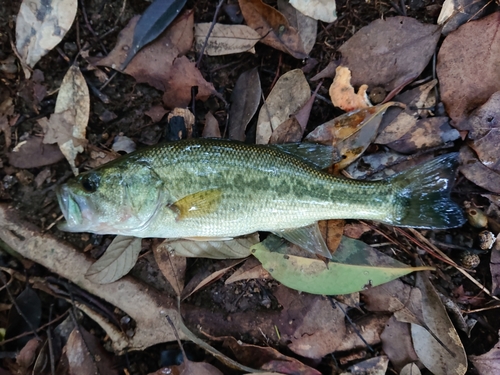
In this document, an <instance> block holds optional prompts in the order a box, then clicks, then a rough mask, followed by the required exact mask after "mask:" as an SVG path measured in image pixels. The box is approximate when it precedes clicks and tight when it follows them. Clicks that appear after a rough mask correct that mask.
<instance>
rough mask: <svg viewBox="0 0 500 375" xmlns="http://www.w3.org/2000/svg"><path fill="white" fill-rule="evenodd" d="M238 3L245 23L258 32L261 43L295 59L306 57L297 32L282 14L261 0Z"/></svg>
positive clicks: (246, 0)
mask: <svg viewBox="0 0 500 375" xmlns="http://www.w3.org/2000/svg"><path fill="white" fill-rule="evenodd" d="M238 3H239V4H240V9H241V13H242V14H243V17H244V18H245V21H246V23H247V25H248V26H250V27H251V28H252V29H254V30H255V31H257V32H258V33H259V34H260V36H261V37H262V40H261V42H262V43H264V44H267V45H268V46H271V47H273V48H276V49H277V50H280V51H283V52H285V53H289V54H290V55H292V56H293V57H295V58H297V59H304V58H306V57H307V53H306V52H305V51H304V46H303V45H302V40H301V39H300V36H299V33H298V32H297V30H296V29H295V28H294V27H291V26H290V24H289V22H288V20H287V19H286V18H285V16H284V15H283V14H281V13H280V12H278V11H277V10H276V9H274V8H273V7H271V6H269V5H267V4H264V3H263V2H262V1H261V0H238Z"/></svg>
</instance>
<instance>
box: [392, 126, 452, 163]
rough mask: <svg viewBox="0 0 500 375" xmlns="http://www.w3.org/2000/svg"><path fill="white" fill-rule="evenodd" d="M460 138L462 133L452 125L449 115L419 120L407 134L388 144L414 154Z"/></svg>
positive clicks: (394, 148) (396, 149)
mask: <svg viewBox="0 0 500 375" xmlns="http://www.w3.org/2000/svg"><path fill="white" fill-rule="evenodd" d="M459 138H460V133H459V132H458V130H456V129H454V128H452V127H451V126H450V124H449V122H448V117H430V118H426V119H421V120H418V121H417V122H416V123H415V124H414V125H413V126H412V127H410V128H409V129H408V131H407V132H406V134H404V135H403V136H402V137H400V138H399V139H398V140H396V141H394V142H391V143H388V144H387V146H388V147H390V148H391V149H393V150H395V151H398V152H401V153H403V154H412V153H414V152H417V151H421V150H425V149H427V148H431V147H437V146H441V145H443V144H445V143H447V142H452V141H455V140H457V139H459Z"/></svg>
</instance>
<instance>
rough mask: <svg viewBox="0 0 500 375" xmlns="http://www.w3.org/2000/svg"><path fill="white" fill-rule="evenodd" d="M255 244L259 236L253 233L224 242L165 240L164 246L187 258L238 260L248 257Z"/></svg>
mask: <svg viewBox="0 0 500 375" xmlns="http://www.w3.org/2000/svg"><path fill="white" fill-rule="evenodd" d="M257 242H259V235H258V234H257V233H253V234H250V235H248V236H242V237H237V238H234V239H232V240H225V241H220V240H214V241H210V240H209V241H192V240H186V239H174V240H167V241H166V242H165V246H167V247H168V249H169V251H171V252H174V253H175V255H178V256H183V257H188V258H193V257H196V258H211V259H240V258H245V257H247V256H249V255H250V248H251V247H252V246H253V245H255V244H256V243H257Z"/></svg>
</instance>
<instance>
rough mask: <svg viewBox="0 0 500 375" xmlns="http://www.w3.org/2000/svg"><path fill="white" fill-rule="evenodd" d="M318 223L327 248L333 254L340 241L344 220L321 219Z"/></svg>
mask: <svg viewBox="0 0 500 375" xmlns="http://www.w3.org/2000/svg"><path fill="white" fill-rule="evenodd" d="M318 224H319V230H320V231H321V234H322V235H323V238H324V239H325V242H326V245H327V246H328V249H329V250H330V252H331V253H332V254H334V253H335V251H336V250H337V248H338V247H339V245H340V241H342V234H343V232H344V225H345V220H342V219H340V220H322V221H319V222H318Z"/></svg>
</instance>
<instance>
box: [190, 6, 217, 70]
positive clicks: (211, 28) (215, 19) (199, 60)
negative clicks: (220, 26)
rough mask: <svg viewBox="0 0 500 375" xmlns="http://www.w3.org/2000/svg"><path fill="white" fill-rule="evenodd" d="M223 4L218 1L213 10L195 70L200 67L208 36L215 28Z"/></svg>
mask: <svg viewBox="0 0 500 375" xmlns="http://www.w3.org/2000/svg"><path fill="white" fill-rule="evenodd" d="M223 3H224V0H219V4H217V8H215V14H214V18H213V20H212V23H211V24H210V28H209V29H208V33H207V36H206V38H205V42H204V43H203V47H201V51H200V57H198V61H197V62H196V67H197V68H199V67H200V64H201V60H202V59H203V54H204V53H205V48H207V44H208V39H209V38H210V34H211V33H212V30H213V29H214V27H215V23H216V22H217V16H218V15H219V11H220V8H221V7H222V4H223Z"/></svg>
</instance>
